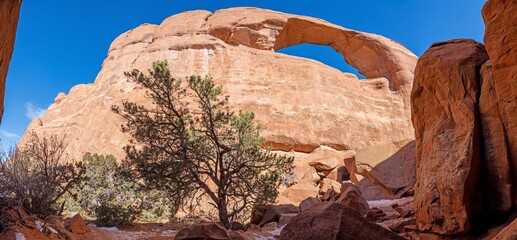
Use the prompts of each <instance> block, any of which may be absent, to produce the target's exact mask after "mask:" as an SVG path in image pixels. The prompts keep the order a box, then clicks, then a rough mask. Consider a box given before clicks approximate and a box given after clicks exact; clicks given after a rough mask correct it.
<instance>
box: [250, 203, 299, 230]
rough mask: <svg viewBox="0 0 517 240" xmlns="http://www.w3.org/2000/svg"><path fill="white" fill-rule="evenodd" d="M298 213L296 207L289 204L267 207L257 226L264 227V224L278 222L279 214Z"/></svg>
mask: <svg viewBox="0 0 517 240" xmlns="http://www.w3.org/2000/svg"><path fill="white" fill-rule="evenodd" d="M298 212H299V210H298V207H296V206H294V205H291V204H281V205H269V206H268V207H267V209H266V212H265V213H264V217H263V218H262V221H260V224H259V225H260V226H264V225H265V224H266V223H270V222H278V220H279V219H280V215H281V214H287V213H298Z"/></svg>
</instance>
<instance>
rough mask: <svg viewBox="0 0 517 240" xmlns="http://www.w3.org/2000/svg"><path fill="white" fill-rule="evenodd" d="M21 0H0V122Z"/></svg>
mask: <svg viewBox="0 0 517 240" xmlns="http://www.w3.org/2000/svg"><path fill="white" fill-rule="evenodd" d="M21 4H22V0H2V1H0V23H1V24H0V122H1V121H2V115H3V113H4V95H5V80H6V78H7V70H8V69H9V63H10V62H11V56H12V54H13V50H14V39H15V37H16V28H17V26H18V17H19V16H20V7H21Z"/></svg>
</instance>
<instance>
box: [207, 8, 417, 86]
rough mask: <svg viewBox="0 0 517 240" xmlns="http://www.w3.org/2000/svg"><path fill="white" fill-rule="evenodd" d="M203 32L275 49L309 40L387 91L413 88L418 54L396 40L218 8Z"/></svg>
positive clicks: (320, 22) (308, 19)
mask: <svg viewBox="0 0 517 240" xmlns="http://www.w3.org/2000/svg"><path fill="white" fill-rule="evenodd" d="M207 22H208V26H209V29H208V32H209V33H210V34H211V35H212V36H215V37H217V38H220V39H222V40H223V41H225V42H227V43H230V44H243V45H246V46H249V47H253V48H257V49H268V50H274V51H277V50H279V49H282V48H285V47H289V46H293V45H298V44H303V43H309V44H317V45H325V46H330V47H332V48H334V49H335V50H336V51H337V52H339V53H340V54H341V55H343V57H344V59H345V61H346V62H347V63H349V64H350V65H352V66H353V67H355V68H357V69H358V70H359V72H360V73H361V74H363V75H364V76H366V78H381V77H384V78H386V79H388V81H389V83H390V84H389V86H390V89H391V90H394V91H398V90H401V89H405V90H408V89H410V88H411V86H412V81H413V75H414V69H415V66H416V60H417V57H416V56H415V55H414V54H413V53H412V52H411V51H409V50H408V49H406V48H405V47H404V46H402V45H401V44H399V43H397V42H394V41H392V40H390V39H388V38H385V37H383V36H380V35H376V34H370V33H364V32H359V31H355V30H350V29H346V28H343V27H341V26H338V25H335V24H331V23H328V22H326V21H323V20H321V19H317V18H311V17H302V16H296V15H290V14H285V13H280V12H274V11H270V10H263V9H254V8H232V9H226V10H221V11H217V12H216V13H215V14H213V15H211V16H209V17H208V18H207Z"/></svg>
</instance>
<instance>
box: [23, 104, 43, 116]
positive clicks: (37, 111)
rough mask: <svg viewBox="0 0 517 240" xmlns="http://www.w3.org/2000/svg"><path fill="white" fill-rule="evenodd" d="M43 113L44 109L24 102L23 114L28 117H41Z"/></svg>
mask: <svg viewBox="0 0 517 240" xmlns="http://www.w3.org/2000/svg"><path fill="white" fill-rule="evenodd" d="M43 114H45V109H43V108H40V107H38V106H36V105H34V104H32V103H30V102H29V103H27V104H25V116H27V117H28V118H29V119H31V120H32V119H34V118H41V117H43Z"/></svg>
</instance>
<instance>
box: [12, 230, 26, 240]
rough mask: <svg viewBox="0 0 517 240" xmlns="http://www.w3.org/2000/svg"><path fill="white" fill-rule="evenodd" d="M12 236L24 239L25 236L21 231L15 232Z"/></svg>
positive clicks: (20, 239) (17, 239) (18, 239)
mask: <svg viewBox="0 0 517 240" xmlns="http://www.w3.org/2000/svg"><path fill="white" fill-rule="evenodd" d="M14 236H15V237H16V240H25V236H24V235H23V233H19V232H17V233H15V234H14Z"/></svg>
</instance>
